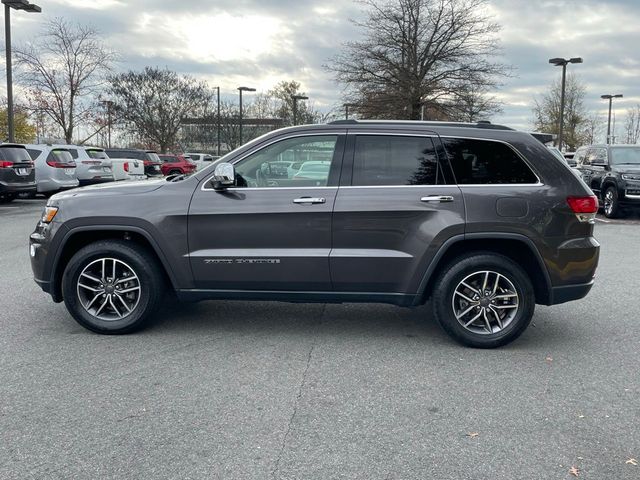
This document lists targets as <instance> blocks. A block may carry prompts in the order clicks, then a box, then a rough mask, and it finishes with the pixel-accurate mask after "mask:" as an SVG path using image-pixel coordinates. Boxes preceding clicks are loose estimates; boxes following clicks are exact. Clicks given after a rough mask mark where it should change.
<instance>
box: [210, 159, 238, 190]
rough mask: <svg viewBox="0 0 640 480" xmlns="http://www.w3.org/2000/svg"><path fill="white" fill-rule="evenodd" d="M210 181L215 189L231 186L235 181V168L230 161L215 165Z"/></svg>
mask: <svg viewBox="0 0 640 480" xmlns="http://www.w3.org/2000/svg"><path fill="white" fill-rule="evenodd" d="M211 183H212V185H213V188H214V189H215V190H224V189H226V188H228V187H232V186H233V185H235V183H236V169H235V168H234V167H233V165H231V164H230V163H220V164H218V165H216V169H215V170H214V171H213V180H212V181H211Z"/></svg>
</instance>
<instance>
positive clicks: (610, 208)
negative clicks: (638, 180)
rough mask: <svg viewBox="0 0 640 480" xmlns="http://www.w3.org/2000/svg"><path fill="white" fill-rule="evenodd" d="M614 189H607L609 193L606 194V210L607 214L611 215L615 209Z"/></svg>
mask: <svg viewBox="0 0 640 480" xmlns="http://www.w3.org/2000/svg"><path fill="white" fill-rule="evenodd" d="M613 201H614V199H613V190H611V189H609V190H607V193H605V194H604V212H605V213H606V214H607V215H611V212H612V211H613Z"/></svg>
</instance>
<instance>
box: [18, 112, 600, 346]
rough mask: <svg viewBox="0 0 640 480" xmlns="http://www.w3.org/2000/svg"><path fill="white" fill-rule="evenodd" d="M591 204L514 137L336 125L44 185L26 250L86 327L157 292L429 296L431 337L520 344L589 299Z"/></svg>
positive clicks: (124, 322)
mask: <svg viewBox="0 0 640 480" xmlns="http://www.w3.org/2000/svg"><path fill="white" fill-rule="evenodd" d="M283 162H289V163H291V162H295V163H300V164H301V168H300V169H298V170H291V169H287V168H280V167H279V166H280V165H282V164H283ZM305 163H308V164H309V168H305V167H304V165H305ZM311 167H313V168H311ZM301 172H303V173H304V172H308V173H306V174H303V173H301ZM597 208H598V202H597V199H596V198H595V197H594V196H593V194H592V192H591V191H590V190H589V188H588V187H587V186H586V185H585V184H584V183H583V182H582V181H581V180H580V179H579V178H577V177H576V176H575V175H574V174H573V173H572V172H571V170H570V169H569V167H568V166H567V165H566V163H564V162H562V161H560V160H558V159H557V158H556V157H555V156H554V155H553V153H551V152H550V151H549V150H548V149H547V148H546V147H545V146H544V145H542V143H540V142H539V141H537V140H536V139H535V138H533V137H532V136H531V135H529V134H527V133H523V132H517V131H514V130H511V129H509V128H506V127H501V126H497V125H492V124H488V123H478V124H453V123H436V122H389V121H384V122H375V121H340V122H334V123H331V124H327V125H313V126H302V127H292V128H286V129H283V130H278V131H275V132H271V133H269V134H267V135H264V136H262V137H260V138H258V139H256V140H254V141H252V142H250V143H248V144H246V145H244V146H242V147H241V148H239V149H238V150H236V151H234V152H231V153H229V154H228V155H226V156H224V157H223V158H221V159H220V160H219V161H218V162H216V163H215V164H214V165H211V166H210V167H207V168H205V169H204V170H202V171H200V172H197V173H196V174H194V175H192V176H190V177H182V176H175V177H170V178H169V179H167V180H165V179H162V180H155V181H146V182H137V183H128V184H126V185H106V186H98V187H87V188H82V189H77V190H73V191H72V192H66V193H60V194H58V195H55V196H54V197H52V198H51V200H50V201H49V203H48V204H47V207H46V210H45V212H44V214H43V217H42V219H41V221H40V222H39V223H38V225H37V227H36V230H35V232H34V233H33V234H32V235H31V239H30V240H31V241H30V254H31V262H32V267H33V271H34V274H35V280H36V282H37V283H38V284H39V285H40V286H41V287H42V289H43V290H44V291H45V292H47V293H49V294H50V295H51V296H52V297H53V300H54V301H56V302H60V301H63V300H64V302H65V304H66V306H67V309H68V310H69V312H70V313H71V315H73V317H74V318H75V319H76V320H77V321H78V322H79V323H80V324H82V325H83V326H85V327H86V328H88V329H90V330H93V331H95V332H99V333H107V334H116V333H127V332H132V331H134V330H136V329H139V328H140V327H141V326H143V325H144V323H145V322H146V321H147V320H149V319H150V318H151V317H152V313H153V312H154V310H155V309H156V308H157V307H158V305H159V304H160V302H161V300H162V299H163V297H164V292H165V290H166V289H167V288H169V289H171V290H173V291H175V293H176V294H177V297H178V298H179V299H181V300H186V301H197V300H204V299H241V300H277V301H286V302H335V303H341V302H385V303H392V304H396V305H400V306H405V307H414V306H418V305H422V304H424V303H425V302H426V301H427V300H429V299H430V300H431V303H432V305H433V309H434V316H435V318H437V320H438V321H439V323H440V324H441V325H442V327H443V328H444V329H445V330H446V332H448V333H449V334H450V335H451V336H452V337H453V338H455V339H456V340H457V341H459V342H461V343H463V344H465V345H469V346H474V347H485V348H487V347H496V346H500V345H504V344H506V343H508V342H510V341H512V340H513V339H515V338H516V337H518V336H519V335H520V334H521V333H522V332H523V331H524V330H525V328H526V327H527V325H528V324H529V322H530V320H531V318H532V315H533V311H534V306H535V304H536V303H538V304H543V305H553V304H558V303H563V302H567V301H570V300H576V299H579V298H582V297H584V296H585V295H586V294H587V293H588V292H589V290H590V289H591V286H592V285H593V281H594V274H595V270H596V266H597V263H598V254H599V244H598V242H597V241H596V240H595V239H594V238H593V228H594V218H595V213H596V211H597Z"/></svg>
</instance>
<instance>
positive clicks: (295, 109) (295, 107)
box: [291, 95, 309, 125]
mask: <svg viewBox="0 0 640 480" xmlns="http://www.w3.org/2000/svg"><path fill="white" fill-rule="evenodd" d="M291 98H292V99H293V124H294V125H297V124H298V100H309V97H306V96H304V95H292V96H291Z"/></svg>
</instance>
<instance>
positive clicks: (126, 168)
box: [105, 152, 147, 181]
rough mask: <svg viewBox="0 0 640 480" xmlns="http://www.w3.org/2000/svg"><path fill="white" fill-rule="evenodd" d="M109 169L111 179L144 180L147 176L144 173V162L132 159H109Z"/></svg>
mask: <svg viewBox="0 0 640 480" xmlns="http://www.w3.org/2000/svg"><path fill="white" fill-rule="evenodd" d="M105 153H106V152H105ZM109 159H110V160H111V168H112V169H113V179H114V180H115V181H121V180H144V179H145V178H147V176H146V175H145V173H144V162H143V161H142V160H136V159H134V158H111V157H109Z"/></svg>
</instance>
